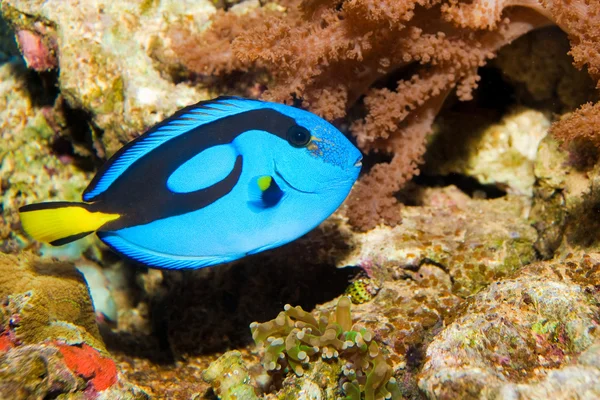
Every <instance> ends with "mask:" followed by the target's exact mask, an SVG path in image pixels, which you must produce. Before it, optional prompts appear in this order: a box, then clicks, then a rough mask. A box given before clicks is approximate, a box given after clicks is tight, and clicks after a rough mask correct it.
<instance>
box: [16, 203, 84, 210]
mask: <svg viewBox="0 0 600 400" xmlns="http://www.w3.org/2000/svg"><path fill="white" fill-rule="evenodd" d="M65 207H81V208H85V209H88V210H89V204H85V203H71V202H68V201H51V202H46V203H35V204H27V205H24V206H22V207H19V212H28V211H39V210H52V209H56V208H65Z"/></svg>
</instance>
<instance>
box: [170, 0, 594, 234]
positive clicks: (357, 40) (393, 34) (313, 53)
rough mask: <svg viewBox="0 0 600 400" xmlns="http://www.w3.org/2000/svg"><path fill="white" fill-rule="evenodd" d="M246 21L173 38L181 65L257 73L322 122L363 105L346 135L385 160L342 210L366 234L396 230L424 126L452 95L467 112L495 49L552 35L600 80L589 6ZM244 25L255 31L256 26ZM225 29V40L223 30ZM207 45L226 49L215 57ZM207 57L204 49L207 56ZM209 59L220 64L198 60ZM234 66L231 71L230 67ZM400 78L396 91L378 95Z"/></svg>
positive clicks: (356, 7) (292, 15) (393, 8)
mask: <svg viewBox="0 0 600 400" xmlns="http://www.w3.org/2000/svg"><path fill="white" fill-rule="evenodd" d="M280 4H281V5H283V6H285V7H286V11H285V12H276V11H273V10H272V9H271V11H269V12H268V13H267V10H266V9H265V7H262V8H258V9H257V11H256V13H257V14H254V15H255V16H256V15H258V16H259V17H258V18H261V23H260V24H258V25H255V26H252V27H251V28H249V29H247V30H243V31H241V32H240V30H239V29H236V28H235V27H239V26H248V25H247V24H246V23H245V22H243V21H248V19H247V17H238V18H236V17H234V16H232V15H230V14H229V13H222V14H218V15H217V16H216V17H215V19H214V20H213V26H214V27H215V28H214V29H213V30H209V31H208V32H207V33H206V34H205V35H204V36H203V37H200V38H198V37H187V36H184V35H179V36H178V37H177V38H176V41H177V42H178V46H177V48H176V53H178V55H179V60H180V62H181V63H182V64H183V65H184V66H185V67H186V68H187V69H189V70H190V71H193V72H195V73H198V74H205V73H207V72H210V73H214V72H216V73H218V72H229V71H231V69H232V68H234V69H241V70H245V69H249V68H252V67H260V68H264V69H266V70H267V71H269V72H270V75H271V77H272V82H271V84H270V85H269V86H268V90H267V91H266V92H264V93H263V95H262V97H263V98H265V99H269V100H276V101H283V102H287V103H289V102H292V101H294V100H295V99H301V100H302V105H303V106H304V107H306V108H308V109H310V110H311V111H314V112H316V113H318V114H320V115H322V116H323V117H325V118H327V119H336V118H340V117H343V116H345V115H346V113H347V110H348V109H349V108H350V107H352V106H353V105H355V104H356V103H357V101H359V100H360V98H361V96H364V100H363V104H364V111H365V113H366V114H365V116H364V118H359V119H357V120H355V121H354V122H353V123H352V125H351V131H352V133H353V135H354V136H355V137H356V140H357V142H358V145H359V147H360V148H361V149H362V150H363V151H365V152H370V151H374V152H382V153H386V154H390V155H391V156H392V158H391V161H390V162H389V163H380V164H378V165H376V166H375V167H374V168H372V169H371V171H370V172H369V173H368V174H367V175H366V176H365V177H364V178H362V179H361V181H360V182H359V183H358V184H357V186H356V188H355V190H354V192H353V194H352V196H351V198H350V199H349V203H348V204H349V213H348V215H349V217H350V222H351V223H352V224H353V225H354V226H355V227H357V228H360V229H370V228H372V227H373V226H375V225H376V224H378V223H381V222H387V223H389V224H395V223H397V222H398V221H399V213H398V210H397V207H396V205H397V200H396V199H395V197H394V194H395V193H396V192H397V191H398V190H399V189H400V188H401V187H402V185H403V184H404V183H405V182H406V181H407V180H408V179H410V178H411V177H412V176H413V175H414V174H416V173H418V164H419V163H420V162H421V157H422V155H423V153H424V151H425V141H426V138H427V136H428V135H429V133H430V132H431V124H432V123H433V120H434V118H435V116H436V115H437V113H438V111H439V109H440V107H441V105H442V103H443V102H444V100H445V99H446V97H447V96H448V95H449V94H450V93H451V92H452V91H453V90H456V94H457V96H458V98H459V99H460V100H469V99H471V97H472V94H471V93H472V91H473V89H474V88H476V87H477V84H478V81H479V76H478V73H477V69H478V68H479V67H481V66H483V65H484V64H485V63H486V61H487V60H489V59H490V58H492V57H494V56H495V53H496V52H497V51H498V49H499V48H501V47H502V46H504V45H506V44H508V43H510V42H511V41H512V40H514V39H515V38H517V37H519V36H521V35H523V34H525V33H527V32H529V31H531V30H532V29H535V28H538V27H540V26H544V25H548V24H552V23H556V24H558V25H559V26H560V27H561V28H562V29H563V30H565V31H566V32H567V33H568V34H569V37H570V40H571V44H572V50H571V54H572V55H573V57H574V59H575V65H576V66H578V67H583V66H587V68H588V71H589V72H590V74H591V75H592V76H598V74H599V73H600V70H599V69H598V66H599V65H600V52H599V51H598V47H599V46H598V43H600V41H599V40H598V35H600V29H599V28H598V26H600V23H598V19H599V18H600V16H599V12H600V5H598V3H597V2H591V1H588V0H576V1H566V0H562V1H561V0H496V1H486V0H474V1H472V2H461V1H459V0H387V1H386V0H384V1H382V0H345V1H344V0H336V1H333V0H303V1H302V0H285V1H282V2H280ZM249 21H252V20H251V19H250V20H249ZM225 25H227V26H231V28H230V29H224V26H225ZM208 41H211V42H220V43H226V45H225V46H221V47H219V49H218V50H217V49H216V48H215V47H214V46H213V47H211V46H210V44H209V43H207V42H208ZM207 46H208V47H207ZM206 48H211V49H214V50H216V51H219V52H220V53H219V54H218V55H217V54H211V56H210V57H199V56H197V55H198V54H200V55H201V54H203V52H204V51H205V50H203V49H206ZM232 59H234V61H232ZM396 71H401V72H403V73H404V75H403V77H402V78H401V79H400V80H399V81H398V82H397V84H396V87H395V89H393V90H392V89H389V88H377V87H374V85H375V83H376V82H377V81H378V80H380V79H381V78H382V77H386V76H389V75H390V74H391V73H396Z"/></svg>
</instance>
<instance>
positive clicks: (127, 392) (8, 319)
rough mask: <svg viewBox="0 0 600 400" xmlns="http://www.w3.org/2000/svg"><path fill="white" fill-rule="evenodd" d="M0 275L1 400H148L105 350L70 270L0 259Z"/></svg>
mask: <svg viewBox="0 0 600 400" xmlns="http://www.w3.org/2000/svg"><path fill="white" fill-rule="evenodd" d="M0 276H1V278H0V301H1V307H0V397H2V398H11V399H29V398H33V397H35V398H47V397H49V396H59V395H73V396H87V397H85V398H89V399H95V398H98V396H99V393H102V396H107V397H105V398H120V399H144V398H146V397H147V396H146V394H145V393H144V392H142V391H141V390H139V389H138V388H136V387H135V386H133V385H130V384H129V383H127V382H125V381H124V380H123V378H122V376H121V375H120V374H119V372H118V369H117V366H116V364H115V362H114V360H113V359H112V358H111V357H110V355H109V354H108V352H107V351H106V348H105V347H104V343H103V341H102V338H101V336H100V332H99V330H98V326H97V325H96V319H95V314H94V309H93V307H92V302H91V299H90V296H89V291H88V288H87V286H86V284H85V280H84V279H83V277H82V276H81V274H80V273H79V272H77V270H76V269H75V267H74V266H73V265H72V264H69V263H56V262H54V263H53V262H48V261H43V260H41V259H40V258H38V257H37V256H34V255H33V254H31V253H23V254H21V255H20V256H13V255H7V254H3V253H0Z"/></svg>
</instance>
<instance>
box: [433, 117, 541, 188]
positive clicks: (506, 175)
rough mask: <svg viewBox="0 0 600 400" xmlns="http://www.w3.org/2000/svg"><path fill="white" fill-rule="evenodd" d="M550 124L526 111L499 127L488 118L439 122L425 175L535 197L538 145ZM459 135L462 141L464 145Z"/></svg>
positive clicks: (503, 120)
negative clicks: (461, 178) (462, 178)
mask: <svg viewBox="0 0 600 400" xmlns="http://www.w3.org/2000/svg"><path fill="white" fill-rule="evenodd" d="M550 122H551V121H550V118H549V115H545V114H544V113H543V112H540V111H537V110H533V109H526V108H521V109H515V110H512V111H511V112H509V113H508V114H507V115H505V116H504V117H503V118H502V120H501V121H500V122H499V123H495V121H493V119H491V118H490V119H487V118H485V117H484V118H482V117H474V118H472V119H470V120H468V121H465V120H464V116H460V117H458V118H456V119H453V118H452V117H451V116H450V117H445V118H441V119H440V120H439V121H438V123H437V126H438V132H436V138H435V139H434V142H433V145H432V148H431V149H430V151H429V152H428V153H427V156H426V160H425V162H426V166H425V168H424V169H423V173H425V174H432V175H449V174H451V173H454V174H461V175H463V176H468V177H471V178H475V179H476V180H477V181H478V182H479V183H481V184H484V185H495V186H497V187H498V188H501V189H504V190H506V191H508V192H509V193H513V194H520V195H525V196H531V195H532V192H533V185H534V183H535V176H534V173H533V165H534V162H535V160H536V155H537V149H538V145H539V143H540V141H541V140H542V139H543V138H544V137H545V136H546V134H547V133H548V128H549V127H550ZM457 135H459V136H460V137H461V138H462V139H461V141H460V145H459V144H457V142H456V136H457Z"/></svg>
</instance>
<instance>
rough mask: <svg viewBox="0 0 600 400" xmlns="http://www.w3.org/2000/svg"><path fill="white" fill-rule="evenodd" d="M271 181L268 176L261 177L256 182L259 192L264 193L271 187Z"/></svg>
mask: <svg viewBox="0 0 600 400" xmlns="http://www.w3.org/2000/svg"><path fill="white" fill-rule="evenodd" d="M272 180H273V178H271V177H270V176H269V175H265V176H261V177H260V178H258V180H257V183H258V187H259V188H260V190H262V191H263V192H264V191H265V190H267V189H268V188H269V186H271V181H272Z"/></svg>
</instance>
